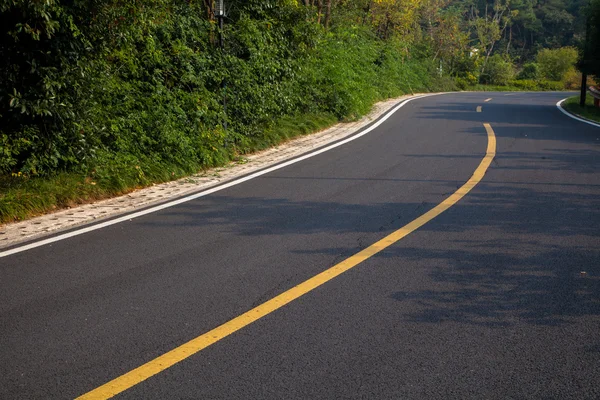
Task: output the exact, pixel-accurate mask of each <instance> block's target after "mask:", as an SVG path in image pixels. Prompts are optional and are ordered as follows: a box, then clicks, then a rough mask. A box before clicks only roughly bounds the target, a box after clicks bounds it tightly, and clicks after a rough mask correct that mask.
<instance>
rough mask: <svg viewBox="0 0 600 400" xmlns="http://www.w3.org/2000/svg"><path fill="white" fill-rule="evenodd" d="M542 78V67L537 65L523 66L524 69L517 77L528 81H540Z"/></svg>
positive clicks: (528, 64)
mask: <svg viewBox="0 0 600 400" xmlns="http://www.w3.org/2000/svg"><path fill="white" fill-rule="evenodd" d="M539 76H540V67H539V65H538V64H536V63H527V64H525V65H523V69H522V70H521V71H520V72H519V74H518V75H517V79H519V80H526V79H533V80H535V79H538V78H539Z"/></svg>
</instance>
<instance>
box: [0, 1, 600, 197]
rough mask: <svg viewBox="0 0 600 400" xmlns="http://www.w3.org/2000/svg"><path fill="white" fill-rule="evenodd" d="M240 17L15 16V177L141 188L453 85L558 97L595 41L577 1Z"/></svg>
mask: <svg viewBox="0 0 600 400" xmlns="http://www.w3.org/2000/svg"><path fill="white" fill-rule="evenodd" d="M595 1H597V0H595ZM227 8H228V15H227V18H226V21H225V29H224V31H223V32H220V31H219V28H218V24H217V20H216V18H215V15H214V3H213V1H211V0H205V1H204V2H195V1H191V0H189V1H184V0H156V1H153V2H145V1H142V0H85V1H84V0H68V1H67V0H64V1H59V0H43V1H41V0H0V26H1V27H2V28H0V30H1V33H2V35H1V39H0V118H1V125H0V175H4V176H10V175H17V176H26V177H32V176H48V175H51V174H55V173H57V172H59V171H73V172H76V173H79V174H81V175H82V176H87V177H89V178H90V179H91V180H93V182H94V183H96V182H99V183H100V184H110V185H112V186H113V187H117V188H119V187H122V188H127V187H130V186H131V185H132V183H133V184H134V185H135V184H147V183H149V182H151V181H153V180H162V179H168V178H169V177H170V176H180V175H182V174H184V173H189V172H192V171H197V170H198V169H200V168H203V167H208V166H213V165H218V164H222V163H223V162H225V161H226V160H229V159H231V157H233V156H235V155H236V154H240V153H244V152H246V151H249V150H251V149H255V148H259V147H262V146H266V145H269V144H271V143H274V142H277V140H279V138H280V136H281V135H280V134H279V133H274V132H277V130H276V129H274V127H275V126H276V125H277V124H279V123H280V122H281V121H283V120H285V119H286V118H287V119H289V118H294V117H295V116H299V115H305V116H316V117H318V116H329V117H331V116H333V117H335V118H337V119H352V118H355V117H357V116H360V115H361V114H364V113H365V112H366V111H367V110H368V109H369V108H370V106H371V105H372V104H373V102H374V101H376V100H378V99H382V98H386V97H390V96H395V95H399V94H402V93H407V92H411V91H423V90H446V89H452V88H454V87H455V86H454V83H453V82H456V83H457V84H458V87H460V88H467V87H469V86H472V85H475V84H477V83H480V82H481V83H489V84H495V85H506V84H510V85H512V86H513V87H523V88H525V89H540V88H542V89H543V88H545V87H550V86H552V85H550V86H548V85H546V84H543V82H542V83H540V81H539V80H540V79H542V78H545V79H549V80H554V81H560V80H562V79H563V78H564V76H566V75H565V74H567V72H568V70H569V68H571V67H572V65H573V63H574V61H575V59H576V58H577V55H576V53H575V50H573V49H571V48H567V49H566V50H565V49H562V50H555V51H562V53H560V54H559V53H556V54H555V53H552V51H550V50H544V48H546V47H548V48H561V47H565V46H571V45H580V44H581V43H582V35H583V32H584V30H582V29H581V18H582V17H581V13H580V8H581V4H579V2H578V0H575V1H574V0H539V1H537V0H536V1H533V0H498V1H495V2H488V1H485V0H460V1H456V0H455V1H450V0H337V1H334V0H302V1H296V0H245V1H242V0H231V1H227ZM583 25H585V23H584V24H583ZM221 34H223V35H224V38H225V40H224V42H225V47H224V48H220V46H219V40H218V39H219V36H220V35H221ZM567 53H568V54H567ZM536 54H537V58H536ZM552 57H554V58H552ZM553 60H554V61H553ZM536 62H537V63H536ZM525 63H529V64H527V65H526V66H525V67H524V68H523V70H522V71H521V72H520V73H519V74H518V75H516V76H517V78H521V79H524V80H522V81H515V79H514V78H515V74H516V73H517V72H519V71H517V69H519V68H518V66H519V65H523V64H525ZM558 64H560V65H558ZM450 78H452V79H450ZM544 85H546V86H544ZM552 87H554V86H552ZM224 102H226V103H227V106H226V108H225V105H224ZM278 135H279V136H278ZM283 135H284V136H285V134H283Z"/></svg>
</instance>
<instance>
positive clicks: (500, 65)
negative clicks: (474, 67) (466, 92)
mask: <svg viewBox="0 0 600 400" xmlns="http://www.w3.org/2000/svg"><path fill="white" fill-rule="evenodd" d="M514 75H515V71H514V66H513V64H512V62H510V61H508V60H506V59H504V58H503V57H502V56H501V55H499V54H496V55H493V56H491V57H490V58H489V59H488V62H487V64H486V66H485V70H484V72H483V73H482V74H481V76H480V77H479V79H480V82H481V83H484V84H491V85H506V84H508V82H509V81H510V80H511V79H512V78H513V77H514Z"/></svg>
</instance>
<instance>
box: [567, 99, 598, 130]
mask: <svg viewBox="0 0 600 400" xmlns="http://www.w3.org/2000/svg"><path fill="white" fill-rule="evenodd" d="M568 98H569V97H567V98H566V99H562V100H561V101H559V102H558V103H556V108H558V109H559V110H560V112H561V113H563V114H565V115H566V116H569V117H571V118H573V119H576V120H577V121H581V122H585V123H586V124H589V125H593V126H595V127H597V128H600V124H597V123H595V122H592V121H588V120H587V119H583V118H579V117H577V116H575V115H573V114H571V113H570V112H568V111H567V110H565V109H564V108H563V107H562V103H563V102H564V101H565V100H567V99H568Z"/></svg>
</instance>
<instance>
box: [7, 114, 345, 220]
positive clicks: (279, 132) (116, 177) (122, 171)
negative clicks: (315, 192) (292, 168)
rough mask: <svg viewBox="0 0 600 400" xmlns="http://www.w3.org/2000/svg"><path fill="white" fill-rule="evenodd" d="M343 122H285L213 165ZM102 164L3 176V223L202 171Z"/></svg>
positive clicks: (113, 161)
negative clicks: (43, 173) (86, 168)
mask: <svg viewBox="0 0 600 400" xmlns="http://www.w3.org/2000/svg"><path fill="white" fill-rule="evenodd" d="M337 122H338V120H337V118H336V117H335V116H334V115H333V114H327V113H316V114H308V115H306V114H305V115H296V116H289V117H282V118H280V119H278V120H277V121H275V122H274V123H273V125H272V126H271V127H269V128H267V129H265V134H264V135H263V136H261V137H260V138H251V139H248V140H247V141H246V142H245V143H242V144H241V146H240V145H238V146H237V148H236V152H235V153H232V154H234V155H232V157H231V158H230V159H227V160H223V159H221V161H218V162H214V163H211V164H213V165H212V166H223V165H225V164H226V163H227V162H228V161H234V160H235V159H236V155H235V154H236V153H237V154H248V153H252V152H254V151H258V150H262V149H266V148H268V147H271V146H275V145H277V144H280V143H282V142H285V141H287V140H290V139H292V138H294V137H296V136H300V135H306V134H310V133H313V132H316V131H319V130H321V129H324V128H327V127H329V126H331V125H333V124H335V123H337ZM102 160H103V162H102V163H101V164H98V165H96V166H95V167H94V168H93V169H91V170H90V171H89V172H87V173H76V172H61V173H57V174H54V175H50V176H36V177H28V176H27V175H22V174H14V175H11V176H0V223H8V222H15V221H19V220H24V219H27V218H31V217H34V216H37V215H41V214H45V213H48V212H52V211H56V210H59V209H64V208H67V207H74V206H77V205H81V204H86V203H90V202H93V201H97V200H101V199H106V198H110V197H114V196H119V195H122V194H125V193H128V192H131V191H133V190H135V189H140V188H143V187H147V186H150V185H152V184H156V183H162V182H167V181H170V180H175V179H179V178H182V177H184V176H187V175H190V174H192V173H194V172H201V171H202V170H203V169H205V167H206V166H205V165H201V164H198V165H196V168H195V170H183V169H181V168H180V167H177V166H173V165H170V164H169V163H166V162H164V161H160V160H152V159H150V158H149V159H146V160H128V159H123V158H118V157H104V158H102Z"/></svg>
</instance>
